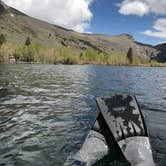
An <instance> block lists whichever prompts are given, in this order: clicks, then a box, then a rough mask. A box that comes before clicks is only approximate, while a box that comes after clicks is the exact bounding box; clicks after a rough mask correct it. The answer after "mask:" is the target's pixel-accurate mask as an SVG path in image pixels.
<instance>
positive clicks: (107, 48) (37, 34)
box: [0, 1, 166, 61]
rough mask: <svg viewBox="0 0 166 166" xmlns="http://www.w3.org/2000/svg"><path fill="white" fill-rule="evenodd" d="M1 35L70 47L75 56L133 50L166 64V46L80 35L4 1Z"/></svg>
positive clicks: (0, 15) (125, 37)
mask: <svg viewBox="0 0 166 166" xmlns="http://www.w3.org/2000/svg"><path fill="white" fill-rule="evenodd" d="M110 28H111V27H110ZM0 33H3V34H5V36H6V39H7V41H9V42H11V43H14V44H22V43H24V42H25V40H26V38H27V36H29V37H30V38H31V39H32V41H35V42H40V43H42V44H44V45H47V46H50V47H53V46H55V47H56V46H60V45H63V46H66V47H70V48H71V49H72V50H73V51H74V52H76V53H80V52H82V51H83V50H85V49H87V48H93V49H95V50H98V51H101V52H118V53H120V52H121V53H127V51H128V49H129V48H130V47H132V49H133V54H134V55H139V56H148V57H150V58H154V59H157V60H159V61H160V60H161V59H162V60H164V61H166V56H165V57H164V56H163V55H164V53H165V45H166V44H163V45H158V46H155V47H154V46H151V45H147V44H142V43H139V42H137V41H135V40H134V38H133V37H132V36H131V35H129V34H120V35H117V36H110V35H103V34H82V33H78V32H75V31H72V30H69V29H65V28H62V27H59V26H56V25H52V24H49V23H47V22H45V21H41V20H38V19H35V18H32V17H30V16H28V15H26V14H24V13H22V12H20V11H18V10H16V9H14V8H11V7H9V6H7V5H6V4H5V3H3V2H2V1H0ZM163 57H164V58H163Z"/></svg>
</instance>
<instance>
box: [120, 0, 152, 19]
mask: <svg viewBox="0 0 166 166" xmlns="http://www.w3.org/2000/svg"><path fill="white" fill-rule="evenodd" d="M119 13H121V14H124V15H138V16H143V15H145V14H147V13H149V7H148V6H147V4H146V3H144V2H140V1H128V0H125V1H123V2H122V4H120V9H119Z"/></svg>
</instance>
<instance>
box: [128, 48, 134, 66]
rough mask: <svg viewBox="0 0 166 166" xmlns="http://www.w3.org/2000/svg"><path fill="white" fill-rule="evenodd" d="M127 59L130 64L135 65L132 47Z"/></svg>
mask: <svg viewBox="0 0 166 166" xmlns="http://www.w3.org/2000/svg"><path fill="white" fill-rule="evenodd" d="M127 59H128V61H129V63H130V64H132V63H133V50H132V48H131V47H130V48H129V50H128V52H127Z"/></svg>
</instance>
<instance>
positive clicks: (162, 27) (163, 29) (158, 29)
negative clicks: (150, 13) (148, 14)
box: [143, 18, 166, 39]
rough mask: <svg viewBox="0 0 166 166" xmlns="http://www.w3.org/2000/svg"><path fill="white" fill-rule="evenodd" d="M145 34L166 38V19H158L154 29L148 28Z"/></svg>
mask: <svg viewBox="0 0 166 166" xmlns="http://www.w3.org/2000/svg"><path fill="white" fill-rule="evenodd" d="M143 34H145V35H148V36H153V37H158V38H162V39H166V19H164V18H162V19H158V20H157V21H156V22H155V23H154V26H153V30H146V31H145V32H143Z"/></svg>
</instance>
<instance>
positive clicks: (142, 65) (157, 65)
mask: <svg viewBox="0 0 166 166" xmlns="http://www.w3.org/2000/svg"><path fill="white" fill-rule="evenodd" d="M4 64H6V65H12V64H18V65H19V64H29V65H33V64H39V65H82V66H84V65H87V66H88V65H89V66H90V65H96V66H117V67H118V66H119V67H166V63H158V62H157V63H154V64H130V65H127V64H124V65H122V64H104V63H95V62H93V63H88V62H82V63H72V64H67V63H55V64H52V63H41V62H21V61H19V62H7V63H0V65H4Z"/></svg>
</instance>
